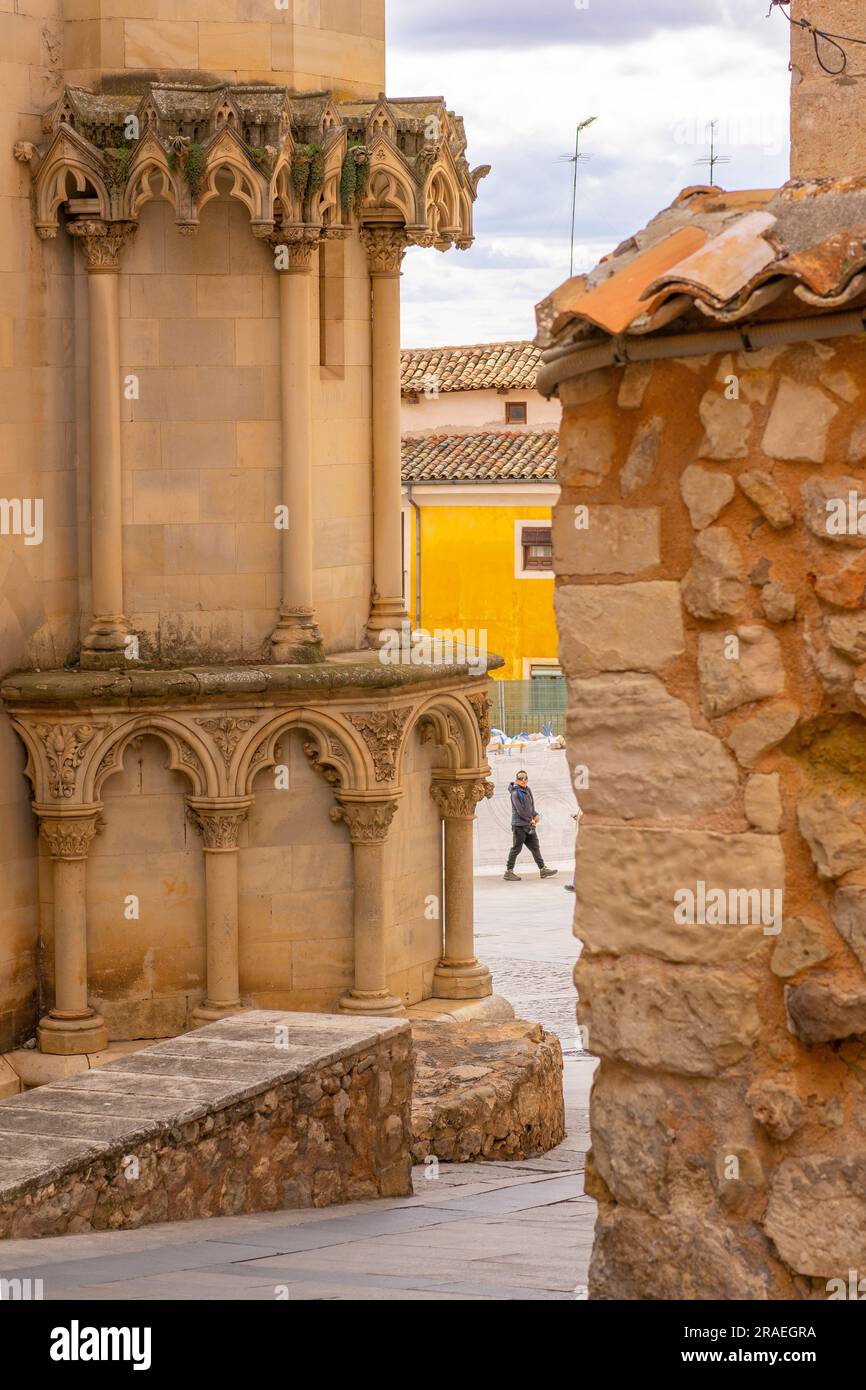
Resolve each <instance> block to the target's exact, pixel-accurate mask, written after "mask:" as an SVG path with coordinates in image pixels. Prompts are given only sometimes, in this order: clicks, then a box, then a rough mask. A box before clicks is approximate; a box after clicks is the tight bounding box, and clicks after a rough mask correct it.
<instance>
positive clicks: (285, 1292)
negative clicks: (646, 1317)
mask: <svg viewBox="0 0 866 1390" xmlns="http://www.w3.org/2000/svg"><path fill="white" fill-rule="evenodd" d="M561 884H562V875H560V877H559V878H556V879H550V880H547V881H546V882H541V881H539V880H538V878H537V875H536V876H535V877H532V876H530V875H527V878H526V879H525V880H524V882H522V883H520V884H506V883H503V882H502V880H501V879H499V878H493V877H489V876H488V877H480V878H479V879H477V880H476V908H477V921H478V950H479V956H480V957H481V959H483V960H485V961H486V962H487V963H488V964H489V965H490V967H491V969H492V970H493V974H494V980H495V982H496V989H497V991H498V992H499V993H502V994H505V995H506V997H507V998H509V999H511V1000H512V1002H513V1003H514V1005H515V1008H516V1011H517V1013H518V1014H520V1015H522V1016H524V1017H528V1018H537V1019H540V1020H541V1021H542V1022H543V1023H544V1024H545V1026H546V1027H547V1028H550V1029H553V1030H554V1031H555V1032H557V1033H558V1034H559V1036H560V1038H561V1039H562V1043H563V1047H564V1049H565V1050H566V1053H567V1054H570V1055H567V1056H566V1064H565V1084H566V1115H567V1128H568V1135H567V1138H566V1139H565V1141H564V1142H563V1143H562V1144H560V1145H559V1146H558V1148H556V1149H554V1150H553V1151H552V1152H551V1153H548V1154H545V1155H544V1156H543V1157H541V1158H538V1159H530V1160H527V1161H524V1162H518V1163H470V1164H440V1165H438V1168H436V1166H435V1165H432V1164H431V1165H430V1166H428V1167H425V1166H423V1165H421V1166H418V1167H416V1169H415V1171H414V1186H415V1195H414V1196H413V1197H408V1198H399V1199H394V1200H385V1201H377V1202H356V1203H352V1204H350V1205H348V1206H340V1207H330V1208H327V1209H324V1210H317V1211H294V1212H285V1211H283V1212H268V1213H260V1214H256V1215H250V1216H238V1217H223V1218H217V1219H212V1220H201V1221H189V1222H182V1223H177V1224H173V1225H168V1224H166V1225H156V1226H148V1227H146V1228H144V1229H142V1230H139V1231H117V1232H110V1233H104V1234H99V1235H80V1236H63V1237H58V1238H51V1239H47V1240H41V1241H24V1240H15V1241H8V1242H4V1243H3V1244H2V1245H0V1277H5V1278H14V1277H18V1278H31V1279H41V1280H42V1281H43V1292H44V1297H45V1299H46V1300H64V1299H85V1300H111V1299H135V1300H139V1299H141V1300H148V1299H184V1300H194V1299H215V1300H225V1301H231V1302H237V1301H238V1300H247V1299H252V1300H261V1301H267V1300H276V1301H283V1300H286V1299H288V1300H310V1299H317V1300H318V1299H331V1300H355V1299H363V1300H371V1301H379V1300H391V1299H396V1300H407V1299H411V1300H464V1299H470V1300H478V1299H482V1300H483V1299H494V1300H510V1299H532V1300H535V1299H574V1298H575V1297H580V1296H581V1294H582V1286H583V1285H585V1283H586V1273H587V1266H588V1261H589V1253H590V1247H591V1243H592V1228H593V1221H594V1216H595V1204H594V1203H593V1202H592V1201H591V1200H590V1199H589V1198H587V1197H584V1196H583V1161H584V1154H585V1151H586V1149H587V1147H588V1145H589V1132H588V1116H587V1106H588V1093H589V1085H590V1081H591V1076H592V1070H593V1067H594V1062H593V1060H592V1059H591V1058H589V1057H586V1056H581V1055H578V1054H577V1053H576V1050H575V1049H576V1041H575V1037H574V1034H575V1027H574V993H573V988H572V985H571V980H570V971H571V965H572V963H573V959H574V951H575V943H574V939H573V937H572V936H571V913H572V910H573V905H574V899H573V898H572V896H571V894H568V893H565V892H563V890H562V886H561Z"/></svg>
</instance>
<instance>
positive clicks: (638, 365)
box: [616, 362, 653, 410]
mask: <svg viewBox="0 0 866 1390" xmlns="http://www.w3.org/2000/svg"><path fill="white" fill-rule="evenodd" d="M652 374H653V364H652V362H634V363H630V364H629V366H627V367H626V369H625V371H624V372H623V374H622V381H621V382H620V387H619V395H618V396H617V402H616V403H617V405H618V406H619V408H620V410H639V409H640V407H641V406H642V405H643V398H644V396H645V395H646V389H647V387H648V386H649V384H650V380H651V378H652Z"/></svg>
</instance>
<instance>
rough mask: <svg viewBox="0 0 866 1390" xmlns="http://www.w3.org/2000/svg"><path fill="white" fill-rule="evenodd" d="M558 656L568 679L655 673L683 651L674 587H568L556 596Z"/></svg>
mask: <svg viewBox="0 0 866 1390" xmlns="http://www.w3.org/2000/svg"><path fill="white" fill-rule="evenodd" d="M555 602H556V611H557V617H558V622H559V633H560V639H559V640H560V656H561V660H562V664H563V667H564V668H565V671H566V673H567V674H568V675H571V676H582V675H590V674H592V673H594V672H598V671H658V670H661V669H662V668H663V667H664V666H666V665H667V664H668V662H670V661H673V660H674V658H675V657H677V656H679V655H680V654H681V653H682V652H683V650H684V645H685V643H684V636H683V624H682V610H681V607H680V596H679V585H678V584H676V583H673V582H671V581H667V580H665V581H653V582H649V583H645V584H618V585H609V584H596V585H569V586H567V587H562V588H558V589H557V591H556V599H555Z"/></svg>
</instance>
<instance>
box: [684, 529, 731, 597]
mask: <svg viewBox="0 0 866 1390" xmlns="http://www.w3.org/2000/svg"><path fill="white" fill-rule="evenodd" d="M745 577H746V575H745V567H744V565H743V557H742V554H741V552H740V549H739V546H737V545H736V543H735V541H734V539H733V537H732V535H731V533H730V531H728V530H727V529H726V527H724V526H711V527H710V528H709V530H707V531H702V532H700V534H699V535H697V536H696V537H695V558H694V561H693V563H692V567H691V569H690V570H689V572H688V574H687V575H686V577H685V579H684V580H683V582H682V591H683V602H684V603H685V605H686V607H687V608H688V610H689V612H690V613H692V614H693V615H694V616H695V617H696V618H722V617H724V616H726V615H727V616H731V615H733V614H735V613H738V612H739V611H740V609H741V608H742V606H743V601H744V599H745V597H746V592H747V590H746V584H745Z"/></svg>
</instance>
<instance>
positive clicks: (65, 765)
mask: <svg viewBox="0 0 866 1390" xmlns="http://www.w3.org/2000/svg"><path fill="white" fill-rule="evenodd" d="M36 734H37V737H38V738H39V739H41V741H42V745H43V747H44V749H45V756H46V759H47V761H48V774H49V776H48V787H49V790H50V792H51V795H52V796H56V797H70V796H74V795H75V783H76V781H77V778H78V769H79V767H80V766H81V764H82V762H83V761H84V754H85V750H86V749H87V746H88V744H90V743H91V742H92V741H93V739H94V738H95V736H96V728H95V726H94V725H93V724H37V725H36Z"/></svg>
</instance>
